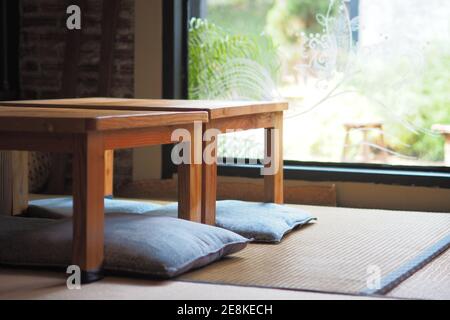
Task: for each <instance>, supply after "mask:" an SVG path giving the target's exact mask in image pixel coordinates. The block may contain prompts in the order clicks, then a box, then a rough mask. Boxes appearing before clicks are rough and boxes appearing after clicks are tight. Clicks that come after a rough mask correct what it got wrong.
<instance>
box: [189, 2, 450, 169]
mask: <svg viewBox="0 0 450 320" xmlns="http://www.w3.org/2000/svg"><path fill="white" fill-rule="evenodd" d="M205 1H206V10H204V11H205V14H204V17H201V18H195V19H193V20H192V21H191V24H190V32H189V35H190V38H189V94H190V98H191V99H230V100H255V99H256V100H279V99H284V100H288V101H289V103H290V110H289V111H288V112H286V114H285V124H284V128H285V132H284V155H285V159H287V160H299V161H325V162H362V163H382V164H395V165H427V166H429V165H432V166H443V165H447V166H449V165H450V153H449V150H450V147H449V144H450V138H449V136H450V129H449V127H448V126H449V125H450V72H449V71H450V23H449V21H450V20H449V19H448V17H449V16H450V1H447V0H427V1H423V0H377V1H372V0H359V1H357V0H352V1H350V0H348V1H347V0H252V1H250V0H205ZM446 132H447V133H446ZM446 137H447V144H446V143H445V141H446ZM262 145H263V134H262V132H261V131H249V132H243V133H237V134H234V135H227V137H226V138H224V137H221V139H219V153H220V155H222V156H228V157H230V156H236V157H261V156H262V152H263V151H262ZM445 150H447V155H446V151H445Z"/></svg>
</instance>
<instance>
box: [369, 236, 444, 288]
mask: <svg viewBox="0 0 450 320" xmlns="http://www.w3.org/2000/svg"><path fill="white" fill-rule="evenodd" d="M449 248H450V234H448V235H447V236H445V237H444V238H443V239H441V240H439V241H438V242H437V243H435V244H433V245H431V246H430V247H428V248H426V249H425V250H424V251H423V252H421V253H420V254H419V255H418V256H416V257H414V258H413V259H411V260H409V261H407V262H406V263H405V264H403V265H402V266H400V267H399V268H397V269H396V270H394V271H392V272H391V273H389V274H388V275H386V276H385V277H383V278H382V279H381V288H379V289H364V290H362V291H361V292H360V294H362V295H385V294H387V293H389V292H390V291H392V290H393V289H394V288H395V287H397V286H399V285H401V284H402V282H404V281H405V280H406V279H408V278H409V277H411V276H412V275H414V274H415V273H416V272H417V271H419V270H420V269H422V268H423V267H425V266H426V265H427V264H429V263H430V262H432V261H433V260H434V259H435V258H437V257H438V256H439V255H441V254H442V253H444V252H445V251H447V250H448V249H449Z"/></svg>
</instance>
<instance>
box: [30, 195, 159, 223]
mask: <svg viewBox="0 0 450 320" xmlns="http://www.w3.org/2000/svg"><path fill="white" fill-rule="evenodd" d="M159 207H161V205H159V204H156V203H150V202H141V201H129V200H116V199H105V213H135V214H140V213H144V212H147V211H150V210H154V209H157V208H159ZM72 212H73V201H72V197H64V198H51V199H39V200H32V201H30V202H29V207H28V210H27V214H26V215H27V216H28V217H32V218H48V219H63V218H71V217H72Z"/></svg>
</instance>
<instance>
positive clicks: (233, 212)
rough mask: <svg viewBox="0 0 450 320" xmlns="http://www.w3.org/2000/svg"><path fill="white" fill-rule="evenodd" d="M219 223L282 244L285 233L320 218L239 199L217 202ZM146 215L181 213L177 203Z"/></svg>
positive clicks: (284, 206)
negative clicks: (178, 211)
mask: <svg viewBox="0 0 450 320" xmlns="http://www.w3.org/2000/svg"><path fill="white" fill-rule="evenodd" d="M216 210H217V212H216V226H217V227H220V228H224V229H227V230H230V231H233V232H236V233H237V234H240V235H241V236H243V237H246V238H248V239H253V240H254V241H256V242H272V243H279V242H280V241H281V240H282V238H283V236H284V235H286V234H287V233H289V232H290V231H292V230H293V229H295V228H296V227H299V226H301V225H304V224H307V223H310V222H311V221H313V220H316V218H315V217H313V216H312V215H311V214H309V213H308V212H306V211H304V210H301V209H298V208H293V207H290V206H287V205H278V204H273V203H256V202H245V201H236V200H223V201H218V202H217V209H216ZM146 214H149V215H154V216H156V215H161V216H172V217H176V215H177V204H176V203H174V204H169V205H166V206H162V207H161V208H157V209H155V210H152V211H150V212H147V213H146Z"/></svg>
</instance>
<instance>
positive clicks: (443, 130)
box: [432, 124, 450, 166]
mask: <svg viewBox="0 0 450 320" xmlns="http://www.w3.org/2000/svg"><path fill="white" fill-rule="evenodd" d="M432 129H433V130H434V131H437V132H439V133H440V134H442V135H443V136H444V138H445V151H444V152H445V165H446V166H450V125H444V124H436V125H434V126H433V128H432Z"/></svg>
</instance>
